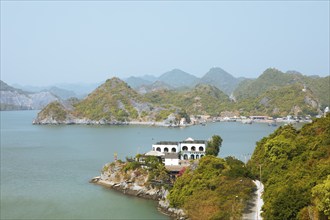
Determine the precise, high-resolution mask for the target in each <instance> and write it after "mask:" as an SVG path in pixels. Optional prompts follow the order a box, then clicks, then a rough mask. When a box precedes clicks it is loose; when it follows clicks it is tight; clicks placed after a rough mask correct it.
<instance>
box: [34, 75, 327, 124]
mask: <svg viewBox="0 0 330 220" xmlns="http://www.w3.org/2000/svg"><path fill="white" fill-rule="evenodd" d="M174 72H176V73H180V74H182V72H181V71H177V70H175V71H174ZM214 72H216V74H215V75H217V76H218V73H219V72H221V69H211V71H210V73H209V74H207V75H206V77H205V78H206V79H208V78H210V77H211V76H212V75H213V74H214ZM172 73H173V72H169V73H167V74H166V75H165V76H166V77H165V76H164V78H165V79H166V81H167V83H171V81H170V79H169V78H167V77H169V76H170V75H171V74H172ZM183 75H184V77H190V76H189V75H187V74H185V73H183V74H182V76H183ZM223 75H225V76H226V74H223ZM226 77H227V81H230V79H232V78H231V77H230V76H228V75H227V76H226ZM164 78H163V79H164ZM205 78H204V79H205ZM190 79H193V78H192V77H191V78H190ZM186 80H187V78H186ZM190 82H193V81H192V80H191V81H190ZM233 82H234V81H233ZM155 83H158V84H159V85H160V86H162V87H161V88H160V87H158V89H155V90H153V91H149V92H146V93H143V94H141V93H138V92H137V91H136V90H134V89H132V88H131V87H130V86H129V85H128V84H127V83H125V82H124V81H122V80H120V79H118V78H112V79H109V80H107V81H106V82H105V83H104V84H102V85H101V86H99V87H98V88H97V89H95V90H94V91H93V92H92V93H90V94H89V95H88V96H87V97H86V98H84V99H83V100H81V101H79V100H76V99H75V100H71V101H66V102H63V101H58V102H55V103H51V104H50V105H48V106H47V107H46V108H44V109H43V110H42V111H41V112H40V113H39V115H38V118H37V120H36V123H41V124H47V123H66V124H67V123H74V124H75V123H96V124H98V123H99V124H112V123H117V122H130V121H139V122H148V121H160V122H161V121H164V120H165V121H166V120H167V121H172V122H173V121H178V120H179V119H180V117H181V116H182V115H186V114H188V115H211V116H220V115H222V114H223V113H228V112H229V113H230V112H234V113H235V115H239V114H241V115H268V116H273V117H283V116H287V115H295V116H303V115H317V114H319V113H321V109H323V107H325V106H329V105H330V100H329V97H330V79H329V76H328V77H314V76H313V77H308V76H303V75H302V74H298V73H292V72H287V73H283V72H281V71H279V70H277V69H267V70H266V71H265V72H264V73H263V74H262V75H260V76H259V77H258V78H257V79H246V80H243V81H241V82H240V83H238V86H237V88H236V90H235V91H234V92H233V95H232V96H231V97H230V96H228V94H226V93H224V92H223V91H221V90H220V89H218V88H217V87H216V86H214V84H215V83H216V82H212V84H213V85H210V84H211V82H210V83H209V84H203V83H198V84H197V85H195V86H194V87H192V88H186V89H179V90H178V89H173V88H166V86H164V85H166V83H165V82H162V81H156V82H154V84H155ZM235 83H237V81H235ZM172 85H173V84H172ZM176 85H178V86H179V85H180V84H179V83H177V84H176ZM181 85H182V84H181ZM149 86H151V85H149ZM179 88H182V87H179Z"/></svg>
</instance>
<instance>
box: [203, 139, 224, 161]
mask: <svg viewBox="0 0 330 220" xmlns="http://www.w3.org/2000/svg"><path fill="white" fill-rule="evenodd" d="M221 144H222V138H221V137H220V136H219V135H213V136H212V138H211V140H209V141H208V142H207V147H206V155H213V156H218V154H219V152H220V147H221Z"/></svg>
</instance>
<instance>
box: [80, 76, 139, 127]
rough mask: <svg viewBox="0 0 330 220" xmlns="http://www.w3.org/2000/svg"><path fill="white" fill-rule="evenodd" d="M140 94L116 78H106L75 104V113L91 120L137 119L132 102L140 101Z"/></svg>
mask: <svg viewBox="0 0 330 220" xmlns="http://www.w3.org/2000/svg"><path fill="white" fill-rule="evenodd" d="M142 100H143V98H142V97H140V95H139V94H138V93H137V92H135V91H134V90H132V89H131V88H130V87H129V86H128V85H127V84H126V83H125V82H123V81H121V80H119V79H118V78H113V79H111V80H107V81H106V82H105V83H104V84H102V85H101V86H100V87H99V88H97V89H96V90H95V91H94V92H92V93H91V94H90V95H89V96H88V97H87V98H86V99H84V100H83V101H81V102H78V103H77V104H76V105H75V114H76V115H77V116H81V117H87V118H89V119H92V120H101V119H104V120H108V121H111V120H117V121H129V120H130V119H137V118H138V112H137V110H136V109H135V108H134V106H133V104H132V102H141V101H142Z"/></svg>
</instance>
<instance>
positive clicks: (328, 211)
mask: <svg viewBox="0 0 330 220" xmlns="http://www.w3.org/2000/svg"><path fill="white" fill-rule="evenodd" d="M312 195H313V199H314V203H315V204H316V207H317V209H318V210H319V211H320V212H323V214H324V215H325V216H330V175H328V177H327V179H326V180H324V181H323V183H320V184H318V185H316V186H315V187H314V188H313V189H312Z"/></svg>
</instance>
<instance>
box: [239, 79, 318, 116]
mask: <svg viewBox="0 0 330 220" xmlns="http://www.w3.org/2000/svg"><path fill="white" fill-rule="evenodd" d="M303 88H304V87H303V86H301V85H299V84H293V85H287V86H283V87H280V88H277V87H274V88H272V89H270V90H267V91H266V92H264V93H262V94H260V95H259V96H258V97H256V98H246V99H244V100H242V101H240V102H239V103H237V107H238V109H241V112H243V114H244V113H245V114H248V113H250V114H254V115H256V114H263V115H269V116H273V117H277V116H286V115H297V116H300V115H317V113H318V111H317V110H318V106H319V103H318V102H317V99H316V98H315V97H314V95H313V94H312V92H311V91H310V90H308V89H306V91H302V89H303Z"/></svg>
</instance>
